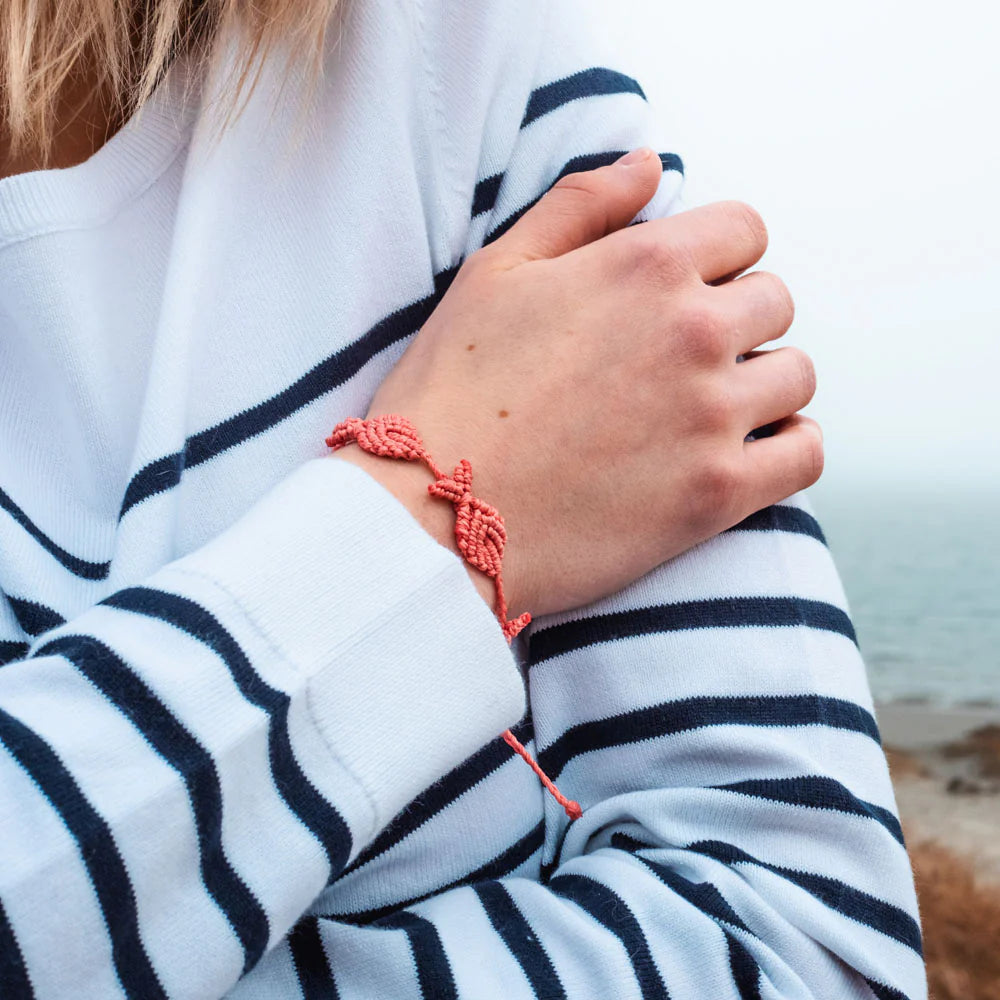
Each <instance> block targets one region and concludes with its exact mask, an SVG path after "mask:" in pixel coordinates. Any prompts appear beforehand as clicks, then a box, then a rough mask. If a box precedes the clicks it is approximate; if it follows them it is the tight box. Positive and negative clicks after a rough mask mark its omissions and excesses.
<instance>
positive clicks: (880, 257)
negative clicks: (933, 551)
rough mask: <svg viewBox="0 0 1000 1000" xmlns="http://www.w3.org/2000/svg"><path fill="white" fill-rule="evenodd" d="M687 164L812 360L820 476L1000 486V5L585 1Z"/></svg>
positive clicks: (690, 193) (693, 188)
mask: <svg viewBox="0 0 1000 1000" xmlns="http://www.w3.org/2000/svg"><path fill="white" fill-rule="evenodd" d="M587 2H589V3H593V4H594V5H595V6H597V7H598V10H597V11H596V13H595V14H594V16H595V17H597V18H598V19H599V21H600V23H601V24H602V25H603V26H604V27H605V28H606V29H607V30H608V31H610V32H611V34H612V35H613V36H614V41H615V44H616V45H620V46H623V47H624V49H625V54H624V56H623V58H624V59H625V60H627V65H630V66H631V67H632V68H633V69H634V75H636V76H638V77H639V79H640V81H641V83H642V84H643V87H644V88H645V90H646V92H647V95H648V96H649V98H650V100H651V102H652V103H653V104H654V106H655V107H656V108H657V109H658V113H659V115H660V116H661V118H662V120H663V121H664V122H665V124H666V125H667V126H668V131H669V133H670V134H671V135H673V137H674V139H673V151H674V152H677V153H679V154H681V156H682V157H683V159H684V161H685V164H686V167H687V177H688V181H687V196H686V200H687V203H688V204H689V205H692V206H693V205H696V204H701V203H703V202H707V201H714V200H717V199H720V198H730V197H733V198H740V199H743V200H745V201H748V202H750V203H751V204H753V205H754V206H755V207H756V208H758V209H759V211H760V212H761V214H762V215H763V216H764V219H765V221H766V222H767V223H768V227H769V229H770V232H771V249H770V250H769V252H768V254H767V256H766V257H765V259H764V262H763V264H762V265H761V266H763V267H766V268H767V269H768V270H772V271H776V272H777V273H778V274H780V275H781V276H782V277H783V278H784V279H785V281H786V282H787V284H788V286H789V288H790V289H791V291H792V293H793V295H794V296H795V299H796V303H797V307H798V313H797V319H796V323H795V326H794V327H793V331H792V333H790V334H789V336H788V342H789V343H797V344H799V345H800V346H802V347H804V348H805V349H806V350H808V351H809V352H810V353H811V354H812V356H813V358H814V359H815V360H816V363H817V367H818V370H819V376H820V391H819V393H818V394H817V398H816V401H815V403H814V404H813V406H812V407H811V409H810V412H811V414H812V415H813V416H815V417H816V418H817V419H818V420H820V421H821V423H822V424H823V427H824V431H825V435H826V445H827V472H826V475H825V477H824V479H825V483H824V485H825V486H826V487H827V488H831V487H834V486H836V485H837V484H838V483H840V484H845V485H847V486H850V485H851V484H855V485H856V484H857V482H858V481H859V480H870V479H872V478H875V479H878V480H882V481H895V482H905V481H913V482H916V483H917V484H919V485H920V486H921V488H924V489H931V488H932V487H934V486H937V485H939V486H943V487H944V488H947V489H954V488H956V487H960V486H961V485H962V484H965V483H971V482H977V483H990V484H993V485H1000V431H998V425H1000V388H998V386H997V379H998V377H1000V371H998V369H1000V348H998V343H1000V127H998V124H997V123H998V120H1000V112H998V109H997V105H998V103H1000V58H998V55H997V45H998V41H1000V4H996V3H994V2H985V0H982V2H974V0H957V2H952V3H949V4H948V5H947V6H945V7H942V6H941V5H940V4H933V5H932V4H930V3H927V2H923V0H917V2H914V0H906V2H904V0H874V2H873V0H840V2H838V3H837V4H835V5H831V4H823V5H819V4H812V3H807V2H806V3H803V2H802V0H799V2H795V3H793V2H786V0H760V2H757V3H752V4H751V3H737V2H735V0H712V2H710V3H709V2H700V0H686V2H683V3H682V2H674V0H618V2H616V3H614V4H610V3H608V2H607V0H587Z"/></svg>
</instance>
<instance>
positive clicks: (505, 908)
mask: <svg viewBox="0 0 1000 1000" xmlns="http://www.w3.org/2000/svg"><path fill="white" fill-rule="evenodd" d="M472 888H473V889H474V890H475V893H476V895H477V896H478V897H479V902H480V903H481V904H482V907H483V909H484V910H485V911H486V916H487V917H489V920H490V923H491V924H492V925H493V929H494V930H495V931H496V932H497V934H499V935H500V937H501V938H502V939H503V942H504V944H505V945H507V948H508V949H509V950H510V953H511V954H512V955H513V956H514V958H515V959H517V964H518V965H520V966H521V969H522V971H523V972H524V975H525V977H526V978H527V980H528V982H529V983H530V984H531V988H532V989H533V990H534V991H535V996H536V997H545V1000H564V998H565V997H566V990H565V989H564V988H563V984H562V983H561V982H560V981H559V976H558V974H557V973H556V970H555V966H554V965H553V964H552V960H551V959H550V958H549V956H548V954H547V953H546V951H545V949H544V948H543V947H542V943H541V941H539V940H538V936H537V935H536V934H535V932H534V930H532V927H531V924H529V923H528V921H527V920H526V919H525V917H524V914H523V913H521V911H520V909H519V908H518V905H517V903H515V902H514V900H513V899H512V898H511V895H510V893H509V892H508V891H507V890H506V889H505V888H504V886H503V885H502V884H501V883H500V882H480V883H479V884H478V885H474V886H473V887H472Z"/></svg>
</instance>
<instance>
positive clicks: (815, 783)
mask: <svg viewBox="0 0 1000 1000" xmlns="http://www.w3.org/2000/svg"><path fill="white" fill-rule="evenodd" d="M709 787H711V788H718V789H720V790H722V791H725V792H737V793H739V794H741V795H751V796H753V797H754V798H759V799H769V800H771V801H772V802H785V803H787V804H788V805H793V806H806V807H808V808H811V809H833V810H835V811H836V812H842V813H850V814H851V815H854V816H864V817H866V818H868V819H873V820H875V822H876V823H880V824H881V825H882V826H884V827H885V828H886V830H888V831H889V833H891V834H892V836H893V837H894V838H895V839H896V840H897V841H899V843H900V844H903V843H904V841H903V828H902V827H901V826H900V825H899V820H898V819H896V817H895V816H893V814H892V813H891V812H890V811H889V810H888V809H885V808H884V807H882V806H877V805H875V804H874V803H873V802H866V801H865V800H864V799H859V798H857V797H856V796H855V795H854V794H853V793H852V792H851V791H850V789H848V788H847V787H846V786H844V785H842V784H841V783H840V782H839V781H836V780H834V779H833V778H827V777H822V776H820V775H802V776H800V777H795V778H755V779H750V780H747V781H734V782H731V783H730V784H727V785H711V786H709ZM904 846H905V845H904Z"/></svg>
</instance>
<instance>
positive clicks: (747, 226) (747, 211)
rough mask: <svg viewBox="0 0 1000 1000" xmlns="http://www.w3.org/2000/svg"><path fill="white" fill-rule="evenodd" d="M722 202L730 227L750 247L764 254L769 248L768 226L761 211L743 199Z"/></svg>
mask: <svg viewBox="0 0 1000 1000" xmlns="http://www.w3.org/2000/svg"><path fill="white" fill-rule="evenodd" d="M722 204H723V209H724V211H725V213H726V218H727V220H728V222H729V225H730V227H731V228H732V229H733V230H735V231H736V232H737V234H738V236H739V238H740V239H742V240H744V241H745V242H746V244H747V246H748V247H749V248H750V249H752V250H754V251H755V252H757V253H761V254H762V253H763V252H764V251H765V250H766V249H767V226H766V225H765V224H764V220H763V219H762V218H761V216H760V212H758V211H757V209H755V208H752V207H751V206H750V205H748V204H746V202H742V201H726V202H723V203H722Z"/></svg>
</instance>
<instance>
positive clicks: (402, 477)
mask: <svg viewBox="0 0 1000 1000" xmlns="http://www.w3.org/2000/svg"><path fill="white" fill-rule="evenodd" d="M330 457H331V459H333V460H334V461H344V462H351V463H352V464H354V465H356V466H358V467H359V468H361V469H363V470H364V471H365V472H367V473H368V475H370V476H371V477H372V478H373V479H374V480H375V481H376V482H377V483H379V484H380V485H381V486H383V487H384V488H385V489H387V490H388V491H389V492H390V493H391V494H392V495H393V496H394V497H395V498H396V499H397V500H398V501H399V502H400V503H401V504H403V506H404V507H406V509H407V510H409V512H410V513H411V514H412V515H413V517H414V519H415V520H416V521H417V523H418V524H420V526H421V527H422V528H423V529H424V530H425V531H427V532H428V534H430V535H431V536H432V537H433V538H434V539H435V540H436V541H437V542H438V543H439V544H441V545H443V546H444V547H445V548H446V549H449V550H451V551H452V552H454V553H455V555H456V556H458V558H459V560H460V561H461V562H462V565H463V566H465V569H466V572H467V573H468V574H469V579H471V580H472V582H473V584H474V585H475V588H476V590H477V591H478V592H479V595H480V596H481V597H482V598H483V600H484V601H485V602H486V603H487V605H488V606H489V607H490V608H492V607H493V605H494V603H495V602H496V591H495V588H494V585H493V581H492V580H491V579H490V578H489V577H488V576H487V575H486V574H485V573H481V572H480V571H479V570H477V569H476V568H475V567H474V566H471V565H469V563H468V562H466V560H465V559H464V558H463V557H462V554H461V552H460V551H459V548H458V543H457V542H456V540H455V515H454V512H453V510H452V508H451V507H450V505H449V504H446V503H442V502H441V501H440V500H435V499H434V498H433V497H431V496H430V495H429V494H428V492H427V486H428V484H429V483H430V482H431V480H432V478H433V477H432V476H431V474H430V472H429V471H428V470H427V468H426V467H425V466H424V465H423V464H421V463H420V462H402V461H392V460H389V459H386V458H382V457H380V456H378V455H371V454H369V453H368V452H366V451H364V450H363V449H361V448H359V447H357V446H351V447H347V448H341V449H339V450H338V451H336V452H334V453H333V454H332V455H331V456H330Z"/></svg>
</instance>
